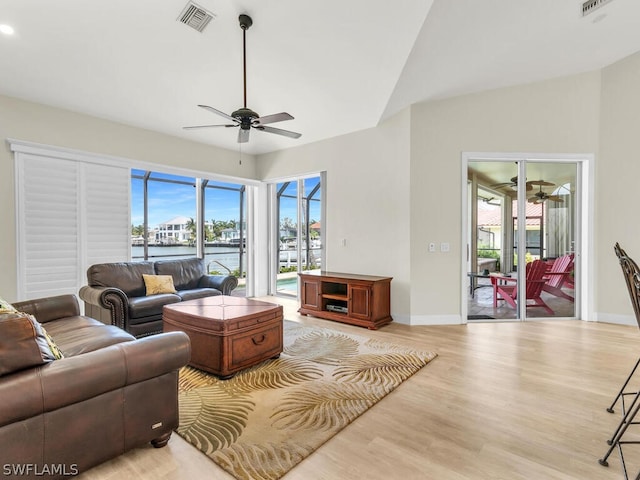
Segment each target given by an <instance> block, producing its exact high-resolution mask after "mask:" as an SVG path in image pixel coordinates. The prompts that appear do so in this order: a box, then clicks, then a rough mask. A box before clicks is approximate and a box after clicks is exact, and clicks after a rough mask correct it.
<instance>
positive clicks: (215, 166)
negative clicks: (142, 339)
mask: <svg viewBox="0 0 640 480" xmlns="http://www.w3.org/2000/svg"><path fill="white" fill-rule="evenodd" d="M0 138H2V139H3V140H5V142H4V144H3V146H2V147H1V148H0V201H1V202H2V209H0V225H2V235H0V269H1V271H2V275H0V296H2V297H3V298H5V299H7V300H8V301H14V300H16V263H15V262H16V255H15V252H16V244H15V228H16V227H15V225H16V223H15V198H14V195H15V193H14V168H13V155H12V153H11V151H10V150H9V145H8V144H7V143H6V139H7V138H12V139H18V140H26V141H30V142H36V143H42V144H47V145H54V146H59V147H66V148H72V149H77V150H84V151H87V152H92V153H97V154H103V155H109V156H116V157H121V158H127V159H132V160H135V161H143V162H152V163H157V164H162V165H173V166H177V167H184V168H188V169H193V170H198V171H202V172H212V173H217V174H224V175H230V176H236V177H243V178H251V179H255V178H256V177H255V175H256V172H255V159H254V158H253V157H252V156H249V155H243V160H242V165H240V164H239V161H238V153H237V152H232V151H230V150H223V149H219V148H215V147H211V146H207V145H204V144H200V143H195V142H189V141H186V140H182V139H179V138H177V137H172V136H169V135H163V134H160V133H155V132H151V131H148V130H143V129H139V128H134V127H129V126H126V125H122V124H118V123H114V122H109V121H106V120H101V119H98V118H94V117H89V116H87V115H80V114H77V113H73V112H69V111H66V110H61V109H57V108H52V107H47V106H44V105H40V104H36V103H30V102H24V101H21V100H17V99H14V98H9V97H3V96H0Z"/></svg>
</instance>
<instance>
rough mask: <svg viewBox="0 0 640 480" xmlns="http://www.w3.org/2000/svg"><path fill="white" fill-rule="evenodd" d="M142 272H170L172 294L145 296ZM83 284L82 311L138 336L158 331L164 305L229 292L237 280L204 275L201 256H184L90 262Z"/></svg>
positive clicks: (227, 276) (228, 276)
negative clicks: (183, 257)
mask: <svg viewBox="0 0 640 480" xmlns="http://www.w3.org/2000/svg"><path fill="white" fill-rule="evenodd" d="M143 275H171V276H172V277H173V284H174V286H175V290H176V293H160V294H156V295H146V288H145V282H144V279H143ZM87 283H88V285H86V286H83V287H82V288H81V289H80V298H81V299H82V300H83V301H84V310H85V313H86V314H87V315H89V316H91V317H93V318H97V319H98V320H100V321H102V322H104V323H106V324H111V325H117V326H118V327H120V328H122V329H123V330H126V331H127V332H129V333H131V334H132V335H134V336H135V337H138V338H139V337H144V336H146V335H153V334H156V333H159V332H162V307H163V306H164V305H167V304H170V303H177V302H181V301H183V300H193V299H196V298H203V297H210V296H213V295H230V294H231V292H232V291H233V290H234V289H235V288H236V287H237V286H238V279H237V278H236V277H234V276H232V275H207V274H206V268H205V264H204V260H203V259H201V258H185V259H180V260H161V261H157V262H120V263H102V264H98V265H92V266H91V267H89V269H88V270H87Z"/></svg>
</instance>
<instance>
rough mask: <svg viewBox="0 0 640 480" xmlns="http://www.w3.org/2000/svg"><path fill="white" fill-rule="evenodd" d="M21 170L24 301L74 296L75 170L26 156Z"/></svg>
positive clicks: (72, 166)
mask: <svg viewBox="0 0 640 480" xmlns="http://www.w3.org/2000/svg"><path fill="white" fill-rule="evenodd" d="M20 167H21V171H20V172H19V173H20V177H21V178H22V179H23V181H22V182H21V184H20V185H17V187H18V188H19V191H18V192H19V198H20V199H21V200H22V201H21V204H22V205H21V206H22V208H21V209H20V210H21V211H20V210H19V214H18V216H17V222H18V223H19V225H18V231H19V233H20V234H19V236H18V239H17V240H18V251H19V252H20V255H19V256H18V270H19V276H20V273H22V287H23V288H22V291H20V288H19V289H18V291H19V295H20V298H21V299H29V298H38V297H46V296H49V295H56V294H59V293H70V292H74V290H75V288H76V285H77V281H78V260H79V259H78V253H79V248H78V211H77V204H78V178H77V165H76V163H75V162H71V161H65V160H57V159H47V158H44V157H36V156H31V155H28V156H25V158H24V161H23V162H21V165H20ZM19 287H20V285H19Z"/></svg>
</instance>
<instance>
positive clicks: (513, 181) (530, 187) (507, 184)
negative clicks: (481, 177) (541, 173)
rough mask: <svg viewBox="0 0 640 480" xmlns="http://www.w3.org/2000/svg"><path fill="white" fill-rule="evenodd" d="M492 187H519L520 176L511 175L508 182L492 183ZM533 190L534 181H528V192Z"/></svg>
mask: <svg viewBox="0 0 640 480" xmlns="http://www.w3.org/2000/svg"><path fill="white" fill-rule="evenodd" d="M491 187H492V188H502V187H509V188H513V189H515V188H517V187H518V177H517V176H515V177H511V179H510V180H509V181H508V182H503V183H496V184H494V185H491ZM531 190H533V183H532V182H527V192H529V191H531Z"/></svg>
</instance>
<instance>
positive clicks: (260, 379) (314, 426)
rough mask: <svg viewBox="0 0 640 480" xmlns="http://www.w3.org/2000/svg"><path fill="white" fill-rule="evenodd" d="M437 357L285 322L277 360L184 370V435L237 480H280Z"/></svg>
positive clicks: (181, 432)
mask: <svg viewBox="0 0 640 480" xmlns="http://www.w3.org/2000/svg"><path fill="white" fill-rule="evenodd" d="M435 356H436V354H435V353H431V352H420V351H415V350H410V349H407V348H404V347H400V346H397V345H392V344H389V343H383V342H380V341H378V340H375V339H368V338H366V337H361V336H358V335H352V334H344V333H341V332H338V331H334V330H328V329H321V328H315V327H306V326H303V325H299V324H297V323H294V322H289V321H286V320H285V322H284V352H283V353H282V355H281V356H280V358H278V359H275V360H269V361H266V362H263V363H261V364H259V365H257V366H255V367H253V368H250V369H247V370H244V371H242V372H240V373H238V374H237V375H236V376H235V377H233V378H231V379H229V380H219V379H217V378H216V377H215V376H213V375H209V374H207V373H205V372H202V371H200V370H196V369H194V368H191V367H185V368H183V369H182V370H181V372H180V385H179V390H180V392H179V406H180V426H179V427H178V429H177V433H178V434H179V435H181V436H182V437H184V438H185V439H186V440H187V441H188V442H189V443H191V444H192V445H194V446H195V447H197V448H198V449H200V450H201V451H202V452H204V453H205V454H206V455H207V456H209V457H210V458H211V459H212V460H213V461H214V462H215V463H217V464H218V465H219V466H221V467H222V468H223V469H225V470H226V471H227V472H229V473H230V474H231V475H233V476H234V477H236V478H238V479H242V480H259V479H260V480H262V479H265V480H266V479H269V480H274V479H278V478H280V477H282V476H283V475H284V474H285V473H287V472H288V471H289V470H291V469H292V468H293V467H294V466H295V465H297V464H298V463H300V462H301V461H302V460H303V459H304V458H306V457H307V456H309V455H310V454H311V453H312V452H313V451H315V450H316V449H317V448H318V447H320V445H322V444H323V443H324V442H326V441H327V440H329V439H330V438H331V437H332V436H334V435H335V434H336V433H338V432H339V431H340V430H342V429H343V428H344V427H345V426H347V425H348V424H349V423H351V422H352V421H353V420H354V419H356V418H357V417H358V416H359V415H361V414H362V413H363V412H365V411H366V410H367V409H369V408H371V407H372V406H373V405H374V404H375V403H376V402H378V401H379V400H380V399H381V398H383V397H384V396H385V395H387V394H388V393H389V392H391V391H392V390H393V389H395V388H396V387H397V386H398V385H400V384H401V383H402V382H403V381H404V380H406V379H407V378H409V377H410V376H411V375H413V374H414V373H416V372H417V371H418V370H420V369H421V368H422V367H424V366H425V365H426V364H427V363H429V362H430V361H431V360H432V359H433V358H435Z"/></svg>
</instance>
